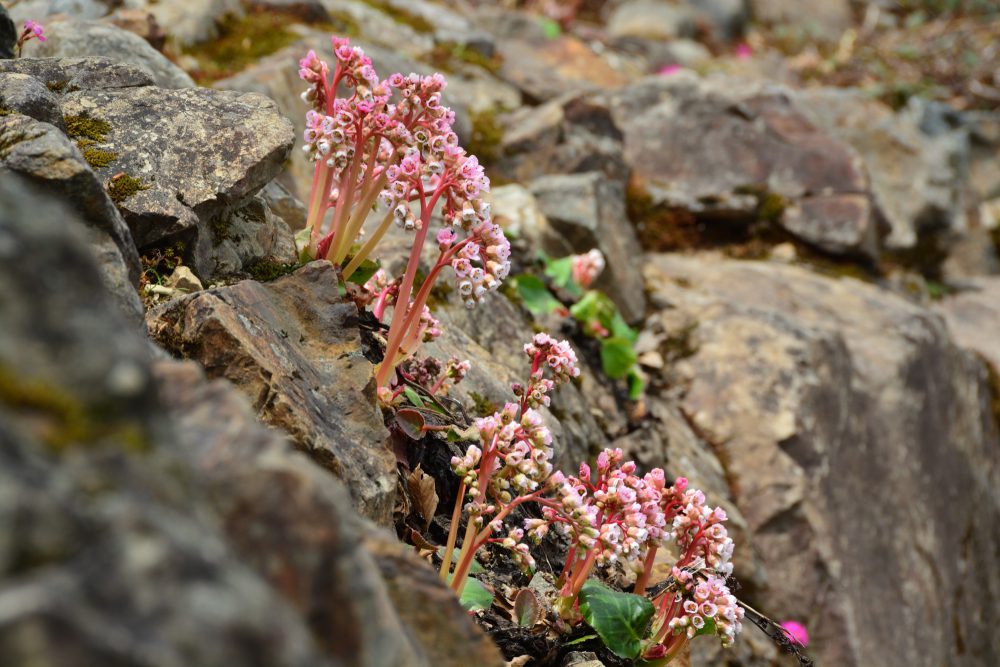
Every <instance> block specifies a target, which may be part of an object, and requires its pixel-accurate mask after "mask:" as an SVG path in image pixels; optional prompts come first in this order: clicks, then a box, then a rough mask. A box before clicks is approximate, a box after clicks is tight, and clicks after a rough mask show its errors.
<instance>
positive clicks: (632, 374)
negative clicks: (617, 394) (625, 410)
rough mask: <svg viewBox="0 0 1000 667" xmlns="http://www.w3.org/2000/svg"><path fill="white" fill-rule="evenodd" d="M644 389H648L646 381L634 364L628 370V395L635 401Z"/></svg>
mask: <svg viewBox="0 0 1000 667" xmlns="http://www.w3.org/2000/svg"><path fill="white" fill-rule="evenodd" d="M644 391H646V381H645V380H643V379H642V375H640V374H639V371H638V370H636V368H635V366H632V368H631V369H629V372H628V397H629V398H630V399H631V400H633V401H635V400H638V398H639V397H640V396H642V392H644Z"/></svg>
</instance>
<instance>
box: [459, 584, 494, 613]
mask: <svg viewBox="0 0 1000 667" xmlns="http://www.w3.org/2000/svg"><path fill="white" fill-rule="evenodd" d="M458 601H459V602H460V603H461V604H462V607H463V608H464V609H465V610H466V611H479V610H480V609H489V608H490V605H491V604H493V593H492V592H490V590H489V589H488V588H486V586H484V585H483V584H482V582H480V581H479V580H478V579H473V578H472V577H469V580H468V581H466V582H465V590H463V591H462V597H460V598H459V599H458Z"/></svg>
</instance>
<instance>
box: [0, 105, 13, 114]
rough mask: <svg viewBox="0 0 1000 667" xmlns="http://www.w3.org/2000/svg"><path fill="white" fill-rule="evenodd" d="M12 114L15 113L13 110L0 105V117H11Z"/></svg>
mask: <svg viewBox="0 0 1000 667" xmlns="http://www.w3.org/2000/svg"><path fill="white" fill-rule="evenodd" d="M12 113H14V110H13V109H9V108H7V107H5V106H4V105H2V104H0V116H9V115H11V114H12Z"/></svg>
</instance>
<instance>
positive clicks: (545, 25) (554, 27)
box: [538, 17, 562, 39]
mask: <svg viewBox="0 0 1000 667" xmlns="http://www.w3.org/2000/svg"><path fill="white" fill-rule="evenodd" d="M538 22H539V23H540V24H541V25H542V34H544V35H545V38H546V39H558V38H559V36H560V35H561V34H562V28H560V27H559V24H558V23H556V22H555V21H553V20H552V19H550V18H545V17H541V18H539V19H538Z"/></svg>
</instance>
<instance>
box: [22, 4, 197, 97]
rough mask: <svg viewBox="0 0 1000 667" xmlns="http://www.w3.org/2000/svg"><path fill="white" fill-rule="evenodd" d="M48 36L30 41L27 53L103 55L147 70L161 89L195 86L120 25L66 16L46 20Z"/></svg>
mask: <svg viewBox="0 0 1000 667" xmlns="http://www.w3.org/2000/svg"><path fill="white" fill-rule="evenodd" d="M45 36H46V37H47V38H48V39H47V40H46V41H44V42H39V41H37V40H34V41H31V42H29V43H28V45H26V46H25V54H26V55H30V56H32V57H49V58H63V57H77V56H103V57H106V58H109V59H111V60H114V61H116V62H121V63H128V64H129V65H134V66H136V67H138V68H139V69H141V70H143V71H146V72H148V73H149V75H150V77H151V78H152V79H153V82H154V83H155V84H156V85H157V86H160V87H161V88H192V87H194V81H193V80H192V79H191V77H190V76H188V75H187V72H185V71H184V70H182V69H181V68H180V67H178V66H177V65H175V64H173V63H172V62H170V61H169V60H167V58H166V56H164V55H163V54H162V53H160V52H159V51H157V50H156V49H154V48H153V47H152V46H150V44H149V43H148V42H147V41H146V40H144V39H143V38H142V37H140V36H138V35H134V34H132V33H131V32H128V31H126V30H122V29H121V28H119V27H117V26H114V25H108V24H106V23H98V22H96V21H81V20H77V19H71V18H65V19H62V20H58V21H51V22H49V23H46V24H45Z"/></svg>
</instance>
